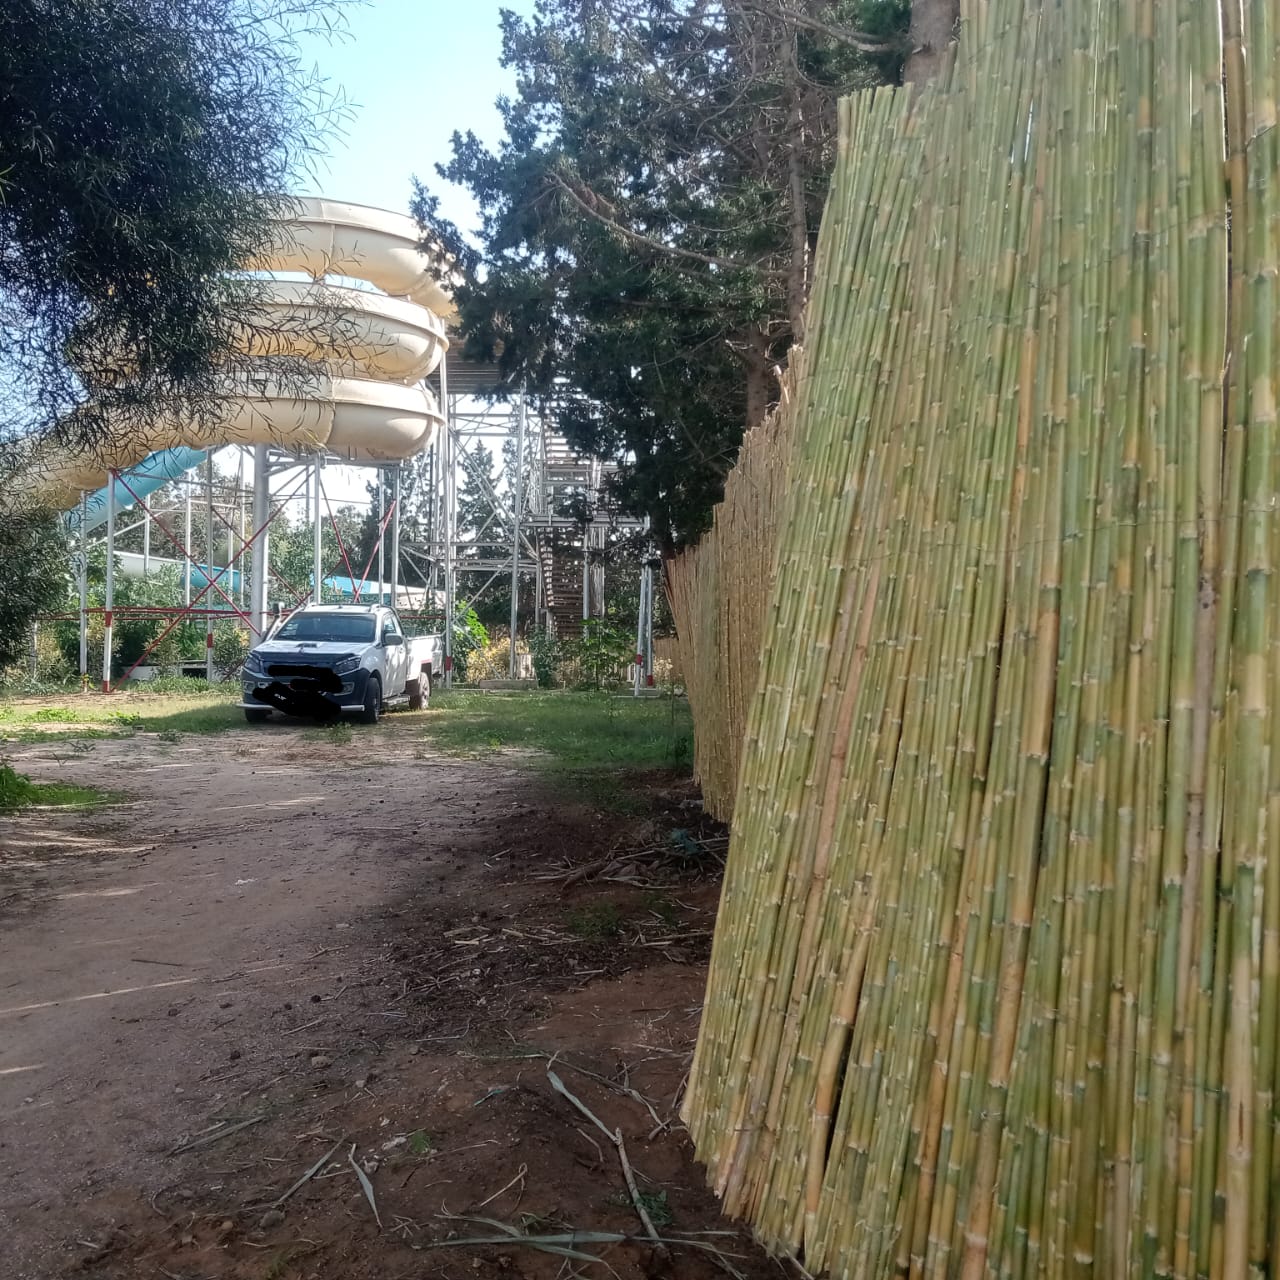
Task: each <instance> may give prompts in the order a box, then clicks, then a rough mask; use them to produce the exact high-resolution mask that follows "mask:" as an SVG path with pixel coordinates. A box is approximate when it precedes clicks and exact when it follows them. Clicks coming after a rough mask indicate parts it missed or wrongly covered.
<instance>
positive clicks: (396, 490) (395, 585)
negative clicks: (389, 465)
mask: <svg viewBox="0 0 1280 1280" xmlns="http://www.w3.org/2000/svg"><path fill="white" fill-rule="evenodd" d="M399 594H400V464H399V463H396V469H395V472H394V474H393V476H392V480H391V607H392V608H393V609H398V608H399V607H400V601H399V598H398V597H399ZM378 599H379V600H381V599H382V587H381V584H380V585H379V587H378Z"/></svg>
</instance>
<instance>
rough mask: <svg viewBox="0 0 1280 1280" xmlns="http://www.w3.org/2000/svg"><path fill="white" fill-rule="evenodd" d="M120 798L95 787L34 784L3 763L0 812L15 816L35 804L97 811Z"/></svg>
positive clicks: (67, 783) (50, 783)
mask: <svg viewBox="0 0 1280 1280" xmlns="http://www.w3.org/2000/svg"><path fill="white" fill-rule="evenodd" d="M119 798H120V797H119V796H117V795H113V794H112V793H111V792H108V791H99V790H97V789H96V788H95V787H80V786H76V785H75V784H74V783H70V782H32V781H31V779H30V778H28V777H27V776H26V774H24V773H17V772H15V771H14V769H13V768H12V767H11V766H10V765H7V764H0V813H12V812H13V811H14V810H16V809H26V808H29V807H31V806H33V805H59V806H64V807H66V808H73V809H96V808H98V807H99V806H100V805H104V804H114V803H115V802H116V801H117V800H118V799H119Z"/></svg>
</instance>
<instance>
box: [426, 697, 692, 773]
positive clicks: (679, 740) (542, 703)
mask: <svg viewBox="0 0 1280 1280" xmlns="http://www.w3.org/2000/svg"><path fill="white" fill-rule="evenodd" d="M424 733H425V734H426V736H427V739H428V740H429V741H430V742H431V744H432V745H433V746H435V747H437V748H439V749H440V750H442V751H446V752H449V753H450V754H453V755H463V756H477V755H479V756H483V755H488V754H491V753H495V752H501V751H514V752H524V753H534V754H535V755H536V756H538V757H540V758H541V763H543V764H546V765H548V766H550V767H552V768H556V769H558V770H561V771H568V772H574V773H588V772H599V771H610V770H617V769H620V768H623V769H663V768H667V769H687V768H688V767H689V766H690V764H691V762H692V758H693V749H692V743H693V727H692V720H691V718H690V715H689V704H688V703H687V702H686V701H685V700H684V699H682V698H627V697H615V696H614V695H612V694H607V693H567V692H541V691H537V692H535V691H530V692H521V693H512V694H502V693H481V692H477V691H472V690H454V691H452V692H450V693H448V694H439V695H436V696H433V697H432V699H431V709H430V711H429V712H428V713H427V715H426V726H425V729H424Z"/></svg>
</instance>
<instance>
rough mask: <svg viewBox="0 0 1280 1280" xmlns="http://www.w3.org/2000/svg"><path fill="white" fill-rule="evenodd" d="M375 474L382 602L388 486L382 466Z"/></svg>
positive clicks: (380, 596)
mask: <svg viewBox="0 0 1280 1280" xmlns="http://www.w3.org/2000/svg"><path fill="white" fill-rule="evenodd" d="M374 474H375V475H376V476H377V477H378V603H379V604H382V603H383V599H382V584H383V583H384V582H386V580H387V579H386V572H387V570H386V566H385V565H384V563H383V559H382V544H383V542H384V538H383V525H382V522H383V521H384V520H385V519H386V518H387V496H386V486H385V485H384V484H383V483H382V468H381V467H378V468H377V470H376V471H375V473H374Z"/></svg>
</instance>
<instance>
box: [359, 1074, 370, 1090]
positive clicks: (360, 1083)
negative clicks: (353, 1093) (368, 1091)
mask: <svg viewBox="0 0 1280 1280" xmlns="http://www.w3.org/2000/svg"><path fill="white" fill-rule="evenodd" d="M368 1083H369V1082H368V1080H366V1079H365V1078H364V1076H361V1077H360V1079H359V1080H357V1081H356V1088H357V1089H363V1088H364V1087H365V1086H366V1085H367V1084H368Z"/></svg>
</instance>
